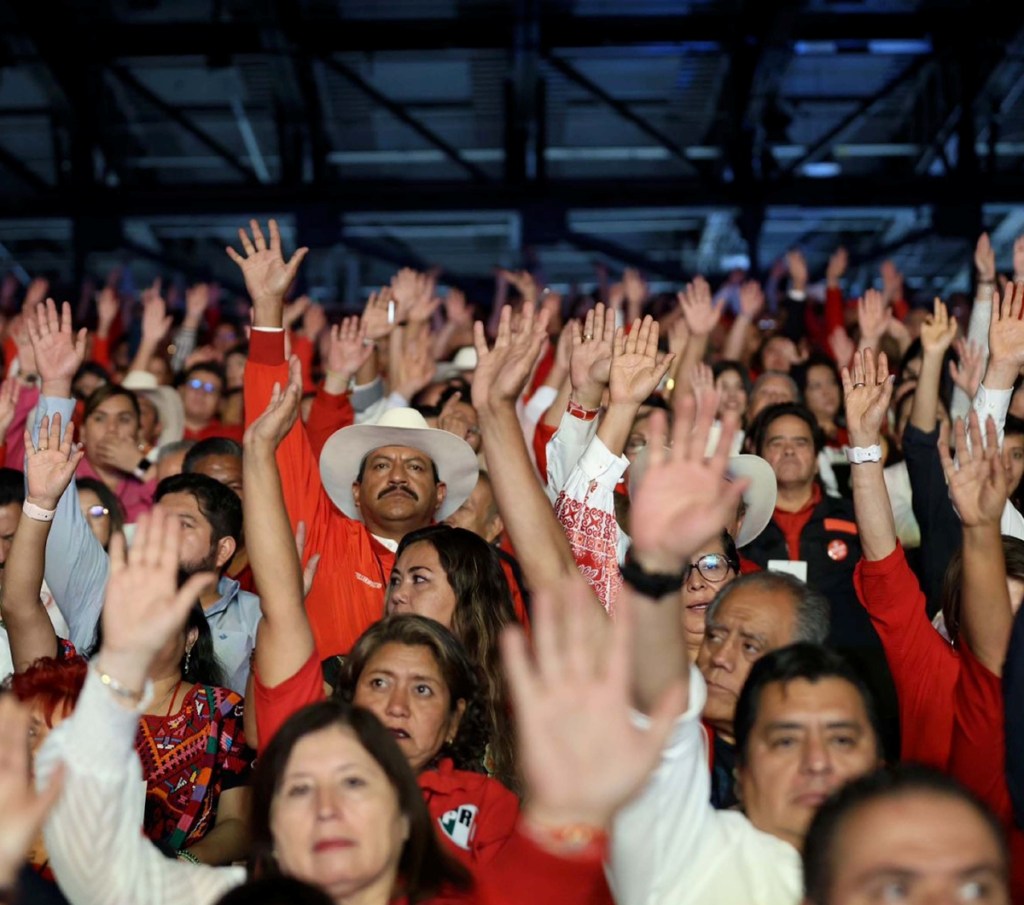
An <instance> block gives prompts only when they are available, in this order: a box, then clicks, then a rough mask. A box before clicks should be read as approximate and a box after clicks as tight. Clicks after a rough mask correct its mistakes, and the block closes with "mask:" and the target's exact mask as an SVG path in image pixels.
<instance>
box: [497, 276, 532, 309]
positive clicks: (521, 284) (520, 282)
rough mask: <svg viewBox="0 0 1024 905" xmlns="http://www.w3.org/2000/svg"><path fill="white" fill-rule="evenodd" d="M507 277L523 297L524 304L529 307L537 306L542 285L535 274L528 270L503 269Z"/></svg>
mask: <svg viewBox="0 0 1024 905" xmlns="http://www.w3.org/2000/svg"><path fill="white" fill-rule="evenodd" d="M501 272H502V273H503V274H504V275H505V279H506V280H508V281H509V283H511V284H512V285H513V286H515V287H516V289H518V290H519V294H520V295H521V296H522V297H523V304H524V305H526V306H527V307H529V308H536V307H537V302H538V301H540V286H539V285H538V284H537V280H536V279H535V278H534V276H533V274H532V273H530V271H528V270H502V271H501Z"/></svg>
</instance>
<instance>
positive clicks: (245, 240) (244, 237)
mask: <svg viewBox="0 0 1024 905" xmlns="http://www.w3.org/2000/svg"><path fill="white" fill-rule="evenodd" d="M238 238H239V239H240V240H241V243H242V248H243V249H244V250H245V254H246V256H247V257H252V256H253V255H254V254H256V246H255V245H253V244H252V240H251V239H250V238H249V234H248V233H247V232H246V231H245V230H244V229H240V230H239V231H238ZM239 263H241V262H239Z"/></svg>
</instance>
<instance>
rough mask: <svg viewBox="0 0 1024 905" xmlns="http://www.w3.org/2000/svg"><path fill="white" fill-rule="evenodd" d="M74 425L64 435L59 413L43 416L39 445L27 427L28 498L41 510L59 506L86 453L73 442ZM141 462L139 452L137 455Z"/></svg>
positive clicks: (67, 428) (26, 473)
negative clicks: (59, 501)
mask: <svg viewBox="0 0 1024 905" xmlns="http://www.w3.org/2000/svg"><path fill="white" fill-rule="evenodd" d="M74 434H75V426H74V424H71V423H68V425H67V427H66V429H65V430H64V434H63V436H62V435H61V423H60V414H59V413H56V414H54V416H53V418H52V419H51V418H50V417H49V415H44V416H43V420H42V421H41V422H40V425H39V444H38V445H36V444H35V443H33V442H32V431H30V430H29V429H28V428H26V429H25V484H26V489H25V499H27V500H28V501H29V502H30V503H34V504H35V505H36V506H39V507H40V508H42V509H56V508H57V501H58V500H59V499H60V498H61V496H63V494H64V491H65V490H66V489H67V486H68V484H70V483H71V479H72V478H73V477H74V476H75V469H77V468H78V463H79V462H81V461H82V457H83V456H84V455H85V453H84V452H83V451H82V449H81V448H80V447H76V446H75V444H74V443H72V442H71V441H72V438H73V437H74ZM136 461H138V455H136Z"/></svg>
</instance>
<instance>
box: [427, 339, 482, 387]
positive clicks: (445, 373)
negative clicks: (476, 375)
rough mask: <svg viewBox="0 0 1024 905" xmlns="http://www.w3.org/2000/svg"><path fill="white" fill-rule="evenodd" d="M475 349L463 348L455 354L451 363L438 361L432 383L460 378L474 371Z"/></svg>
mask: <svg viewBox="0 0 1024 905" xmlns="http://www.w3.org/2000/svg"><path fill="white" fill-rule="evenodd" d="M476 364H477V361H476V349H474V348H473V347H472V346H463V347H462V348H461V349H459V351H458V352H456V353H455V357H454V358H453V359H452V360H451V361H440V362H438V363H437V368H436V369H435V371H434V382H435V383H440V382H441V381H443V380H451V379H452V378H453V377H461V376H462V375H463V374H466V373H468V372H469V371H475V370H476Z"/></svg>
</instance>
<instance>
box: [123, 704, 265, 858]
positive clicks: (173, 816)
mask: <svg viewBox="0 0 1024 905" xmlns="http://www.w3.org/2000/svg"><path fill="white" fill-rule="evenodd" d="M242 706H243V705H242V698H241V697H239V696H238V695H237V694H235V693H234V692H233V691H231V690H230V689H228V688H215V687H213V686H209V685H196V686H195V687H194V688H192V690H191V691H189V692H188V693H187V694H186V695H185V698H184V700H183V702H182V705H181V709H180V710H178V711H177V712H176V713H174V714H172V715H170V716H153V715H150V714H144V715H143V716H142V717H141V718H140V719H139V730H138V732H137V733H136V736H135V750H136V751H137V752H138V754H139V759H140V760H141V761H142V775H143V776H145V777H146V816H145V822H144V829H145V832H146V835H147V836H148V837H149V838H150V839H152V840H153V841H154V842H156V843H157V844H158V845H161V846H163V847H165V848H169V849H170V850H172V851H180V850H181V849H185V848H188V847H189V846H190V845H193V844H194V843H196V842H198V841H199V840H200V839H202V838H203V836H205V835H206V834H207V833H208V832H209V831H210V829H211V828H212V827H213V825H214V822H215V820H216V817H217V799H218V798H219V797H220V793H221V792H223V791H226V790H227V789H234V788H237V787H239V786H244V785H247V784H248V780H249V770H250V767H251V764H252V751H251V750H250V749H249V748H247V747H246V744H245V735H244V733H243V731H242Z"/></svg>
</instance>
